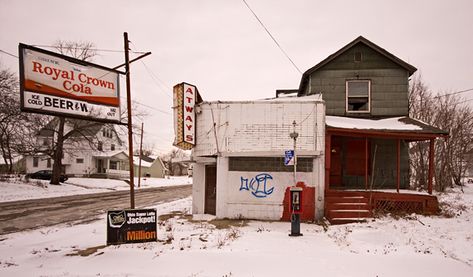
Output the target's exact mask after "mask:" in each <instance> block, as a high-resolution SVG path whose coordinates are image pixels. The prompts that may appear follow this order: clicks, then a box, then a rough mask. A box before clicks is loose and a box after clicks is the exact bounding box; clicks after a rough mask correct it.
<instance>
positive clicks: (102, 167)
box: [90, 150, 130, 179]
mask: <svg viewBox="0 0 473 277" xmlns="http://www.w3.org/2000/svg"><path fill="white" fill-rule="evenodd" d="M92 158H93V163H94V164H95V168H94V170H93V171H92V172H91V174H90V177H94V178H110V179H125V178H129V176H130V171H129V162H128V156H127V155H126V153H125V152H123V151H121V150H118V151H109V152H99V153H97V154H95V155H93V157H92Z"/></svg>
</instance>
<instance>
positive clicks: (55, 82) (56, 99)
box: [19, 44, 120, 123]
mask: <svg viewBox="0 0 473 277" xmlns="http://www.w3.org/2000/svg"><path fill="white" fill-rule="evenodd" d="M19 55H20V93H21V109H22V110H23V111H27V112H33V113H43V114H49V115H62V116H66V117H76V118H81V119H87V120H96V121H103V122H112V123H119V122H120V93H119V75H118V74H119V72H118V71H116V70H113V69H109V68H106V67H103V66H100V65H95V64H92V63H89V62H84V61H81V60H78V59H74V58H71V57H67V56H64V55H60V54H57V53H54V52H50V51H46V50H43V49H40V48H36V47H32V46H28V45H24V44H20V45H19Z"/></svg>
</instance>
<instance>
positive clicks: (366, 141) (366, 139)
mask: <svg viewBox="0 0 473 277" xmlns="http://www.w3.org/2000/svg"><path fill="white" fill-rule="evenodd" d="M368 161H369V155H368V138H365V190H368V164H369V163H368Z"/></svg>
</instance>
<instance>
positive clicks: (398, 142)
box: [396, 139, 401, 193]
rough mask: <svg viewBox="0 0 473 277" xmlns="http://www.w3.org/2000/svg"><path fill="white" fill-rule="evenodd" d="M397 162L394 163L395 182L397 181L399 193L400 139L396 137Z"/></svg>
mask: <svg viewBox="0 0 473 277" xmlns="http://www.w3.org/2000/svg"><path fill="white" fill-rule="evenodd" d="M396 157H397V163H396V166H397V168H396V171H397V172H396V173H397V174H396V182H397V193H399V187H400V186H401V140H400V139H397V156H396Z"/></svg>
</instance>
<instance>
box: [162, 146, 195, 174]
mask: <svg viewBox="0 0 473 277" xmlns="http://www.w3.org/2000/svg"><path fill="white" fill-rule="evenodd" d="M161 158H162V160H163V162H165V163H166V165H167V167H168V169H169V174H170V175H173V176H175V175H180V174H182V170H183V168H182V167H181V161H182V160H186V159H188V158H189V154H188V153H186V152H185V151H183V150H181V149H178V148H174V149H172V150H171V151H170V152H169V153H167V154H165V155H163V156H162V157H161ZM178 171H179V172H178Z"/></svg>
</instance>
